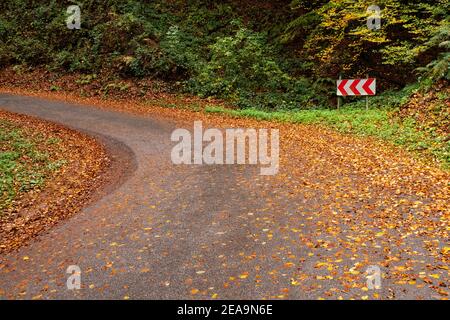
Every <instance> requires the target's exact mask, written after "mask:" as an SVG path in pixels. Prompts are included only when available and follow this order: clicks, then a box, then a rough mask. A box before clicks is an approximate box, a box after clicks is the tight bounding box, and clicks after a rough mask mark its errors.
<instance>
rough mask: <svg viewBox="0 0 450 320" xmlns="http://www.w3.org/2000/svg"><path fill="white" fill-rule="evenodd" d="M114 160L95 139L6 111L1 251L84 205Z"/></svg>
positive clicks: (0, 163)
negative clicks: (108, 156)
mask: <svg viewBox="0 0 450 320" xmlns="http://www.w3.org/2000/svg"><path fill="white" fill-rule="evenodd" d="M108 165H109V159H108V158H107V155H106V151H105V150H104V148H103V147H102V146H101V145H99V144H98V143H97V142H96V141H95V140H94V139H93V138H90V137H87V136H86V135H84V134H81V133H77V132H75V131H72V130H69V129H66V128H63V127H61V126H58V125H56V124H52V123H49V122H45V121H40V120H37V119H34V118H30V117H26V116H22V115H17V114H13V113H9V112H6V111H0V169H1V171H0V191H1V193H0V213H1V214H0V253H1V252H4V251H9V250H11V249H14V248H18V247H19V246H21V245H23V244H24V243H26V242H27V241H28V240H29V239H30V238H32V237H34V236H35V235H37V234H38V233H39V232H41V231H43V230H46V229H48V228H49V227H50V226H52V225H54V224H55V223H56V222H58V221H59V220H61V219H63V218H65V217H68V216H70V215H71V214H73V213H74V212H76V211H77V210H79V209H80V208H81V207H82V204H83V203H84V202H86V201H87V200H88V199H89V195H90V193H91V192H92V191H93V190H95V189H96V188H98V187H99V185H100V184H101V183H102V180H101V177H102V175H103V172H104V170H105V169H106V168H107V166H108Z"/></svg>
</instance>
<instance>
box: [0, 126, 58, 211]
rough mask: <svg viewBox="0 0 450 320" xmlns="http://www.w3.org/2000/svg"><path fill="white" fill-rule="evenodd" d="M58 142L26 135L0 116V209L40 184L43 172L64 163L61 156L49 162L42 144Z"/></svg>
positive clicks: (41, 136)
mask: <svg viewBox="0 0 450 320" xmlns="http://www.w3.org/2000/svg"><path fill="white" fill-rule="evenodd" d="M59 142H60V141H59V140H58V139H57V138H51V139H47V140H46V139H45V138H44V137H43V135H39V134H36V135H30V134H29V132H24V129H23V128H21V127H20V126H18V125H17V124H16V123H13V122H11V121H7V120H2V119H0V212H1V211H4V210H5V209H7V208H8V207H11V206H12V204H13V201H14V200H15V199H16V198H17V197H18V196H19V195H20V194H23V193H26V192H28V191H30V190H32V189H35V188H38V187H41V186H43V185H44V183H45V178H46V176H47V175H48V174H49V173H50V172H52V171H54V170H57V169H58V168H60V167H61V166H62V165H63V164H64V161H63V160H59V161H55V162H52V160H51V157H50V155H49V154H48V152H47V151H46V150H47V149H46V145H51V144H58V143H59ZM0 215H1V213H0Z"/></svg>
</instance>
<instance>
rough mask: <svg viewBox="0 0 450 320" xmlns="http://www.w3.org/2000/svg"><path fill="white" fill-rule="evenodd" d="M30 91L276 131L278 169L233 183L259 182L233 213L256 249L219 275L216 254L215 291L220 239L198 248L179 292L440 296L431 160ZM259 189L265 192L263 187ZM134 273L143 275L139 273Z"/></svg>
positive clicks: (449, 208)
mask: <svg viewBox="0 0 450 320" xmlns="http://www.w3.org/2000/svg"><path fill="white" fill-rule="evenodd" d="M9 91H10V92H19V93H25V91H21V90H17V89H14V90H9ZM35 95H39V96H45V97H48V98H57V99H58V98H59V99H61V98H62V99H67V98H69V99H70V100H75V101H78V102H81V103H86V104H89V105H94V106H96V107H100V108H113V109H115V110H120V111H124V112H133V113H137V114H151V115H152V116H156V117H163V118H166V119H171V120H175V121H178V122H179V123H180V124H184V125H185V126H186V127H187V128H189V127H191V126H192V123H193V121H194V120H197V121H198V120H202V121H204V123H206V124H207V125H208V126H210V127H223V128H229V127H241V128H278V129H279V130H280V143H281V150H280V173H279V174H278V175H276V176H275V177H266V178H260V179H262V182H261V180H259V181H249V180H245V179H239V180H238V181H237V182H236V183H237V184H239V186H240V187H241V188H242V189H243V190H245V187H246V185H247V184H248V187H249V189H250V188H251V186H250V184H254V183H257V184H258V186H259V185H260V186H261V188H260V190H259V191H258V192H259V194H258V195H254V194H252V195H248V197H251V196H259V197H263V198H264V197H265V199H266V200H265V201H266V205H265V207H264V208H260V210H258V211H254V210H253V211H251V212H247V213H246V214H245V216H242V217H241V216H239V217H241V218H245V219H247V220H248V221H251V224H252V226H253V227H254V228H256V229H258V230H259V231H257V232H256V231H254V232H252V233H251V234H249V235H248V237H249V238H251V239H252V240H253V241H254V242H255V243H257V244H259V245H261V248H263V249H262V250H254V248H253V247H250V248H247V247H243V248H242V250H241V252H239V255H238V259H239V264H238V269H239V270H236V268H234V269H233V270H228V269H227V267H228V266H229V265H228V263H227V262H226V259H227V258H230V259H231V257H227V256H223V255H221V256H218V258H219V259H221V261H223V262H222V264H221V266H222V271H221V275H223V276H225V277H226V280H224V281H223V283H222V286H221V287H220V288H218V287H217V286H215V287H214V286H212V283H215V284H216V285H217V279H214V278H209V277H208V274H209V273H210V272H209V270H208V268H207V266H203V263H204V262H203V261H204V260H203V259H202V256H204V255H206V254H207V252H208V250H212V247H214V246H216V247H217V246H218V245H220V243H203V244H199V248H200V249H201V250H202V251H201V252H203V254H202V255H196V256H193V257H191V259H192V264H194V266H195V267H196V268H197V272H196V273H195V274H193V275H191V276H188V277H186V279H185V282H184V285H185V287H186V295H189V296H191V297H193V298H202V299H215V298H227V297H228V298H231V297H230V296H227V294H226V292H227V290H230V289H231V288H239V287H248V286H249V287H256V288H260V289H259V290H260V291H261V292H265V290H264V288H266V286H267V285H268V283H273V284H274V283H276V284H277V287H279V286H281V289H280V290H279V291H278V292H270V293H267V294H265V295H264V296H262V297H260V298H272V299H274V298H278V299H285V298H298V297H304V296H303V293H310V295H308V296H307V297H311V295H312V296H314V294H315V293H316V295H315V296H316V298H317V299H348V298H356V299H363V300H365V299H379V298H384V299H395V298H401V296H398V292H405V293H409V295H408V297H412V296H414V297H415V298H420V299H427V298H432V299H447V297H448V294H449V288H448V285H449V279H450V277H449V261H450V244H449V236H448V232H449V230H450V225H449V218H450V205H449V204H450V174H449V173H448V171H443V170H442V169H439V168H438V167H437V166H436V164H433V163H432V164H427V163H426V162H425V161H421V160H420V159H415V158H414V157H412V156H411V155H410V154H408V153H407V152H405V151H404V150H402V149H399V148H396V147H393V146H391V145H387V144H386V143H382V142H380V141H377V140H375V139H370V138H368V139H360V138H356V137H353V136H351V135H343V134H339V133H336V132H334V131H332V130H328V129H326V128H321V127H317V126H308V125H291V124H283V123H274V122H260V121H255V120H252V119H241V118H239V119H237V118H231V117H226V116H217V115H211V114H206V113H203V112H201V111H200V112H192V111H189V110H184V109H167V108H163V107H160V106H158V105H154V106H152V105H149V104H148V103H145V104H144V103H142V102H137V101H131V100H120V99H119V100H114V99H108V100H107V101H105V100H101V99H98V98H80V97H77V96H76V95H70V94H69V95H67V94H65V95H61V94H52V93H45V92H38V93H36V94H35ZM186 183H188V181H186ZM267 185H270V187H269V188H265V187H264V186H267ZM299 199H302V200H301V201H299ZM318 199H320V201H317V200H318ZM152 208H154V206H153V207H152ZM154 209H155V210H156V209H157V208H154ZM152 210H153V209H152ZM232 214H233V213H232V212H229V213H226V212H224V213H222V214H221V216H225V217H226V216H231V215H232ZM165 218H166V217H165ZM222 218H223V217H222ZM222 218H221V219H222ZM174 223H176V221H173V220H167V221H166V224H168V225H170V224H174ZM213 223H216V222H215V221H213ZM249 223H250V222H249ZM161 224H163V222H162V223H161ZM148 229H149V230H150V231H146V232H151V229H152V228H148ZM164 231H167V235H170V234H171V232H170V230H164V229H162V227H161V230H159V234H164ZM217 234H223V232H218V233H217ZM159 241H162V237H161V238H159ZM114 243H115V242H114ZM234 258H236V257H234ZM268 261H269V262H270V263H268ZM109 264H110V265H112V264H113V262H110V263H109ZM267 265H269V266H270V267H269V268H268V267H267ZM371 265H375V266H379V267H380V269H381V270H382V278H383V288H386V289H383V290H382V291H372V290H369V288H368V287H367V285H366V281H365V277H366V273H365V271H366V270H367V268H368V267H369V266H371ZM143 270H145V272H146V273H147V272H148V270H149V269H148V268H144V269H143ZM211 271H212V270H211ZM165 285H166V286H169V285H170V282H169V281H168V282H166V283H165ZM392 287H395V288H400V289H399V290H395V291H394V290H391V289H390V288H392ZM269 291H271V290H267V292H269ZM416 292H417V293H416ZM126 297H127V298H129V296H128V295H126Z"/></svg>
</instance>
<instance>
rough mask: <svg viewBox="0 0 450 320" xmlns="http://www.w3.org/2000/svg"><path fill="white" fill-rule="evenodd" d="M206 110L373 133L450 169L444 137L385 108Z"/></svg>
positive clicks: (366, 133) (449, 154)
mask: <svg viewBox="0 0 450 320" xmlns="http://www.w3.org/2000/svg"><path fill="white" fill-rule="evenodd" d="M204 111H205V112H207V113H219V114H224V115H228V116H231V117H240V118H254V119H257V120H268V121H281V122H290V123H304V124H315V125H317V124H318V125H326V126H328V127H331V128H333V129H335V130H337V131H339V132H342V133H352V134H356V135H359V136H373V137H377V138H380V139H382V140H385V141H389V142H392V143H394V144H395V145H400V146H403V147H405V148H406V149H407V150H409V151H414V152H416V153H419V154H422V155H425V156H429V157H430V156H431V157H433V158H436V159H438V160H439V161H440V162H441V163H442V165H443V167H444V168H446V169H449V168H450V143H449V142H448V141H444V139H442V137H439V136H438V135H435V134H433V133H432V132H431V133H426V132H423V131H420V130H417V126H416V123H415V120H414V119H413V118H406V119H402V120H400V119H398V118H395V117H392V116H391V114H392V113H393V112H392V111H388V110H386V109H369V110H365V109H361V108H352V107H349V108H342V109H340V110H299V111H274V112H266V111H261V110H256V109H238V110H235V109H226V108H223V107H217V106H207V107H206V108H205V109H204Z"/></svg>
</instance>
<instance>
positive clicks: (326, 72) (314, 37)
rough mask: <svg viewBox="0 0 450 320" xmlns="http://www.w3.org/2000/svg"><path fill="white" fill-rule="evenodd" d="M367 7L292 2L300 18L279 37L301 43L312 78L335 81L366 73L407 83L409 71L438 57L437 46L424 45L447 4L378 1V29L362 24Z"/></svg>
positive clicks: (364, 3)
mask: <svg viewBox="0 0 450 320" xmlns="http://www.w3.org/2000/svg"><path fill="white" fill-rule="evenodd" d="M369 4H370V3H369ZM369 4H368V2H367V1H362V0H357V1H340V0H339V1H338V0H333V1H328V2H323V1H315V2H311V1H304V0H294V1H293V2H292V3H291V6H292V7H293V8H295V9H296V10H297V12H300V14H299V16H298V17H297V18H296V19H294V20H293V21H291V22H290V23H289V24H288V25H287V27H286V29H285V33H284V35H283V37H282V39H283V40H284V42H285V43H291V42H293V41H297V42H299V43H300V45H301V46H302V50H301V51H300V52H301V56H300V58H302V59H305V60H309V61H311V62H312V63H313V64H312V65H313V72H314V74H315V75H316V76H322V77H323V76H325V77H333V78H335V77H337V76H338V74H339V73H342V74H344V75H345V77H353V76H363V75H365V74H366V73H368V72H370V73H371V74H375V75H377V74H379V75H383V78H384V79H386V80H388V81H387V84H388V86H389V85H392V83H400V84H402V85H404V84H406V83H410V82H411V81H412V80H414V78H412V77H411V72H412V71H413V70H414V69H415V68H416V67H418V66H420V65H421V64H423V63H424V61H428V62H430V61H431V60H432V59H433V58H436V57H437V53H439V51H437V53H436V49H437V44H435V45H432V44H431V43H427V41H428V40H429V39H430V37H431V36H432V34H433V32H435V29H436V28H437V27H438V26H440V25H441V24H443V21H445V19H446V17H447V16H448V11H449V10H448V7H449V4H448V1H445V0H438V1H434V2H433V4H428V3H426V2H425V1H398V0H380V1H377V2H376V4H377V5H378V6H379V7H380V8H381V10H382V11H381V29H380V30H369V28H367V26H366V20H367V18H368V14H367V13H366V9H367V7H368V6H369ZM447 23H448V22H447ZM432 50H434V51H435V52H432ZM392 66H394V68H392ZM430 67H431V66H430ZM440 67H443V66H442V65H440ZM386 80H385V81H386ZM389 82H391V83H389Z"/></svg>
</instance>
